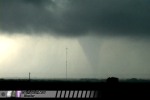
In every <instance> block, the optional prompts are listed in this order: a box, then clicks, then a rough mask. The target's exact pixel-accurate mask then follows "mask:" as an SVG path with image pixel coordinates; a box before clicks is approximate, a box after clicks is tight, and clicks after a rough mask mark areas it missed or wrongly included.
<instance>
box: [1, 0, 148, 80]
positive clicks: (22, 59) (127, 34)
mask: <svg viewBox="0 0 150 100" xmlns="http://www.w3.org/2000/svg"><path fill="white" fill-rule="evenodd" d="M149 4H150V0H0V78H6V77H18V78H28V73H29V72H31V77H32V78H65V77H66V76H65V75H66V48H68V50H67V53H68V55H67V62H68V63H67V65H68V66H67V70H68V71H67V74H68V78H99V79H101V78H107V77H111V76H114V77H118V78H146V79H148V78H150V53H149V51H150V45H149V43H150V13H149V11H150V6H149Z"/></svg>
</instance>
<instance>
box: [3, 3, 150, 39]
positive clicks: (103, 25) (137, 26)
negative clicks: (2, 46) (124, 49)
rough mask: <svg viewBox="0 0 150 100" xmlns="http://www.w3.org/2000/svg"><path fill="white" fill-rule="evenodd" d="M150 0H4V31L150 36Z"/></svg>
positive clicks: (62, 34) (69, 34) (72, 35)
mask: <svg viewBox="0 0 150 100" xmlns="http://www.w3.org/2000/svg"><path fill="white" fill-rule="evenodd" d="M149 4H150V1H149V0H136V1H135V0H0V31H4V32H9V33H16V32H20V33H21V32H22V33H27V34H29V33H35V34H43V33H46V34H51V35H56V36H71V37H74V36H82V35H86V34H88V33H92V34H95V35H106V36H111V35H117V36H132V35H133V36H149V33H150V28H149V27H150V13H149V11H150V6H149Z"/></svg>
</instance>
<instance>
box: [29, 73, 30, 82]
mask: <svg viewBox="0 0 150 100" xmlns="http://www.w3.org/2000/svg"><path fill="white" fill-rule="evenodd" d="M29 81H30V72H29Z"/></svg>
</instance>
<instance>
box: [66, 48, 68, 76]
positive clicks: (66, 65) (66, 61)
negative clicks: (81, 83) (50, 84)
mask: <svg viewBox="0 0 150 100" xmlns="http://www.w3.org/2000/svg"><path fill="white" fill-rule="evenodd" d="M67 50H68V48H66V79H67V63H68V62H67V60H68V59H67Z"/></svg>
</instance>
